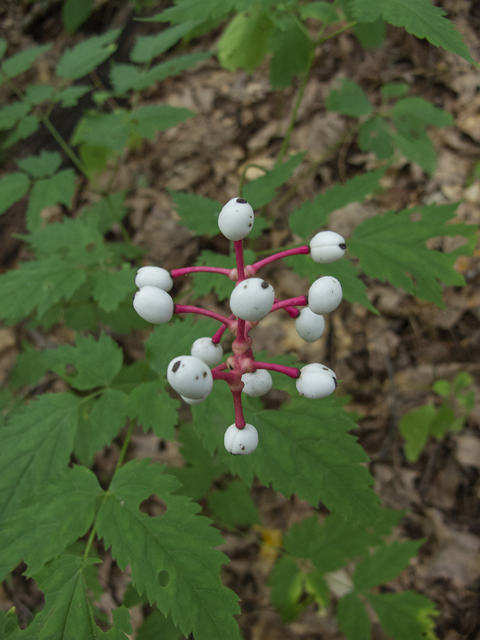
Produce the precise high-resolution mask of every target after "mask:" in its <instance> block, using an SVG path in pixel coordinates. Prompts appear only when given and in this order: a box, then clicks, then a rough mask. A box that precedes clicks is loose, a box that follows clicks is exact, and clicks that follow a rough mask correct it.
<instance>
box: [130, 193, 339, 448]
mask: <svg viewBox="0 0 480 640" xmlns="http://www.w3.org/2000/svg"><path fill="white" fill-rule="evenodd" d="M253 223H254V213H253V209H252V207H251V206H250V205H249V204H248V202H247V201H246V200H244V199H243V198H232V199H231V200H230V201H229V202H227V204H226V205H225V206H224V207H223V208H222V210H221V211H220V214H219V216H218V226H219V228H220V231H221V232H222V233H223V235H224V236H225V237H226V238H228V239H229V240H232V241H233V242H234V247H235V258H236V268H232V269H226V268H220V267H209V266H200V267H185V268H182V269H173V270H172V272H171V273H168V272H167V271H166V270H165V269H163V268H161V267H153V266H150V267H142V268H141V269H140V270H139V271H138V273H137V276H136V278H135V284H136V285H137V286H138V287H139V290H138V291H137V293H136V294H135V296H134V299H133V306H134V308H135V310H136V311H137V313H138V314H139V315H140V316H141V317H142V318H143V319H144V320H146V321H147V322H151V323H153V324H163V323H165V322H168V321H169V320H170V319H171V318H172V315H173V314H174V313H178V314H181V313H194V314H199V315H204V316H208V317H210V318H212V319H213V320H216V321H219V322H221V327H220V329H218V331H216V332H215V333H214V335H213V336H212V338H209V337H204V338H199V339H197V340H195V342H194V343H193V345H192V349H191V355H181V356H177V357H175V358H173V360H172V361H171V362H170V364H169V365H168V369H167V379H168V382H169V383H170V385H171V386H172V387H173V388H174V389H175V391H177V393H179V394H180V395H181V396H182V398H183V399H184V400H185V401H186V402H187V403H189V404H197V403H200V402H202V401H203V400H205V399H206V398H207V396H208V394H209V393H210V392H211V391H212V387H213V381H214V380H224V381H225V382H226V383H227V384H228V386H229V387H230V391H231V393H232V396H233V407H234V415H235V422H234V423H233V424H231V425H230V426H229V427H228V429H227V430H226V433H225V440H224V444H225V448H226V449H227V451H229V452H230V453H232V454H235V455H247V454H250V453H253V452H254V451H255V449H256V448H257V445H258V442H259V437H258V433H257V429H256V428H255V427H254V426H253V425H251V424H247V423H246V422H245V417H244V414H243V407H242V392H243V393H245V394H247V395H249V396H253V397H258V396H262V395H264V394H266V393H267V392H268V391H270V389H271V387H272V378H271V376H270V374H269V373H268V372H269V371H278V372H279V373H283V374H285V375H287V376H289V377H290V378H293V379H294V380H296V386H297V391H298V393H299V394H300V395H301V396H305V397H306V398H309V399H319V398H325V397H327V396H329V395H330V394H331V393H333V391H334V390H335V388H336V386H337V378H336V375H335V373H334V372H333V371H332V370H331V369H329V368H328V367H326V366H324V365H321V364H317V363H314V364H310V365H307V366H305V367H303V368H302V369H298V368H296V367H289V366H286V365H281V364H274V363H269V362H262V361H258V360H256V359H255V355H254V352H253V349H252V346H253V341H252V338H251V336H250V331H251V329H252V328H253V327H255V326H256V325H257V324H258V322H260V321H261V320H262V318H265V316H267V315H268V314H270V313H273V312H275V311H278V310H280V309H283V310H285V311H286V312H287V313H288V314H289V315H290V316H291V317H292V318H295V319H296V328H297V332H298V335H299V336H300V337H301V338H303V339H304V340H305V341H306V342H313V341H315V340H318V339H319V338H320V337H321V336H322V334H323V331H324V328H325V320H324V318H323V314H325V313H330V312H332V311H334V310H335V309H336V308H337V307H338V305H339V304H340V302H341V300H342V287H341V285H340V282H339V281H338V280H337V279H336V278H333V277H331V276H323V277H320V278H318V279H317V280H316V281H315V282H314V283H313V285H312V286H311V287H310V290H309V292H308V295H307V296H305V295H302V296H297V297H295V298H289V299H287V300H278V299H277V298H275V292H274V290H273V287H272V285H271V284H269V283H268V282H267V281H266V280H263V279H262V278H258V277H256V275H257V272H258V271H259V270H260V269H261V268H262V267H263V266H265V265H267V264H270V263H271V262H274V261H275V260H280V259H281V258H286V257H288V256H295V255H308V254H309V255H310V256H311V258H312V259H313V260H314V261H315V262H317V263H321V264H329V263H331V262H334V261H336V260H338V259H340V258H342V257H343V255H344V254H345V249H346V247H347V245H346V244H345V240H344V238H343V237H342V236H341V235H339V234H338V233H335V232H332V231H320V232H319V233H317V234H316V235H315V236H314V237H313V238H312V240H311V242H310V245H302V246H300V247H297V248H294V249H288V250H286V251H281V252H279V253H275V254H273V255H271V256H269V257H268V258H264V259H263V260H260V261H258V262H255V263H254V264H251V265H246V264H245V260H244V251H243V240H244V239H245V238H246V237H247V235H248V234H249V233H250V231H251V229H252V227H253ZM199 271H204V272H213V273H218V274H220V275H223V276H227V277H228V278H230V279H231V280H233V281H235V282H236V284H235V288H234V289H233V291H232V294H231V296H230V309H231V311H232V314H231V315H230V316H229V317H226V316H223V315H221V314H219V313H216V312H214V311H209V310H207V309H202V308H200V307H195V306H191V305H183V304H174V302H173V299H172V298H171V296H170V295H169V294H168V293H167V291H170V289H171V288H172V286H173V280H174V279H175V278H179V277H181V276H184V275H188V274H190V273H195V272H199ZM299 307H300V308H301V311H300V310H299ZM227 329H228V330H229V331H230V332H231V333H232V334H233V335H234V336H235V340H234V341H233V344H232V351H233V354H232V355H230V356H229V357H228V358H227V359H226V360H225V361H224V362H221V360H222V357H223V349H222V346H221V344H220V341H221V339H222V337H223V335H224V332H225V331H226V330H227Z"/></svg>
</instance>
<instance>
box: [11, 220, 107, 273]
mask: <svg viewBox="0 0 480 640" xmlns="http://www.w3.org/2000/svg"><path fill="white" fill-rule="evenodd" d="M20 237H21V238H22V239H23V240H25V242H28V244H29V245H30V246H31V247H32V248H33V249H34V250H35V253H36V255H37V257H39V258H46V257H48V256H51V255H52V253H54V252H60V253H61V254H62V255H69V257H73V258H75V257H78V259H79V262H80V263H82V262H84V261H85V254H86V253H87V252H86V248H87V247H88V246H89V245H90V248H91V247H92V245H102V244H103V236H102V235H101V234H100V233H99V232H98V230H97V229H96V228H95V226H94V224H93V223H92V222H91V221H88V220H84V219H83V218H74V219H72V218H67V217H65V218H62V221H61V222H54V223H51V224H48V225H47V226H46V227H43V228H42V229H37V230H36V231H34V232H33V233H29V234H27V235H22V236H20Z"/></svg>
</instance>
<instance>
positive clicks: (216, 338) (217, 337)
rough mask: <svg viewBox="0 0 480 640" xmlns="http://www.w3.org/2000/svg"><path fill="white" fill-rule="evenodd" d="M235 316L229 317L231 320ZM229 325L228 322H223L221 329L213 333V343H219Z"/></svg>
mask: <svg viewBox="0 0 480 640" xmlns="http://www.w3.org/2000/svg"><path fill="white" fill-rule="evenodd" d="M233 318H235V316H234V315H233V313H232V315H231V316H230V317H229V318H228V319H229V320H233ZM228 328H229V327H228V326H227V325H226V324H223V325H222V326H221V327H220V329H217V331H215V333H214V334H213V337H212V342H213V344H218V343H219V342H220V340H221V339H222V336H223V334H224V333H225V331H226V329H228Z"/></svg>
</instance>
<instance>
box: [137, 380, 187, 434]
mask: <svg viewBox="0 0 480 640" xmlns="http://www.w3.org/2000/svg"><path fill="white" fill-rule="evenodd" d="M179 408H180V402H179V401H178V400H175V399H174V398H172V397H171V396H170V395H169V394H168V393H167V392H166V390H165V382H164V381H163V380H156V381H154V382H143V383H141V384H139V385H138V386H137V387H136V388H135V389H134V390H133V391H132V393H131V394H130V397H129V398H128V416H129V417H130V418H136V419H137V420H138V423H139V424H140V425H141V426H142V428H143V430H144V431H148V430H149V429H152V430H153V432H154V433H155V435H156V436H158V437H159V438H164V439H165V440H174V439H175V426H176V424H177V423H178V414H177V409H179Z"/></svg>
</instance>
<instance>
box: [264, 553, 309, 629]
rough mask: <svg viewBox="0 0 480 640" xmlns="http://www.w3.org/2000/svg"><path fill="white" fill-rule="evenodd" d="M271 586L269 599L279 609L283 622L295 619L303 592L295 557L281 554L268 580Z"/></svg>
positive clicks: (301, 579)
mask: <svg viewBox="0 0 480 640" xmlns="http://www.w3.org/2000/svg"><path fill="white" fill-rule="evenodd" d="M268 586H269V587H270V588H271V596H270V599H271V601H272V604H273V605H275V607H276V608H277V609H278V610H279V611H280V614H281V616H282V619H283V621H284V622H291V621H292V620H295V618H296V617H297V616H298V614H299V613H300V612H301V610H302V609H303V607H302V605H301V604H299V600H300V597H301V595H302V593H303V576H302V574H301V573H300V571H299V569H298V567H297V564H296V562H295V558H292V557H290V556H282V557H281V558H280V559H279V560H278V561H277V562H276V564H275V566H274V567H273V569H272V573H271V574H270V578H269V580H268Z"/></svg>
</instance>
